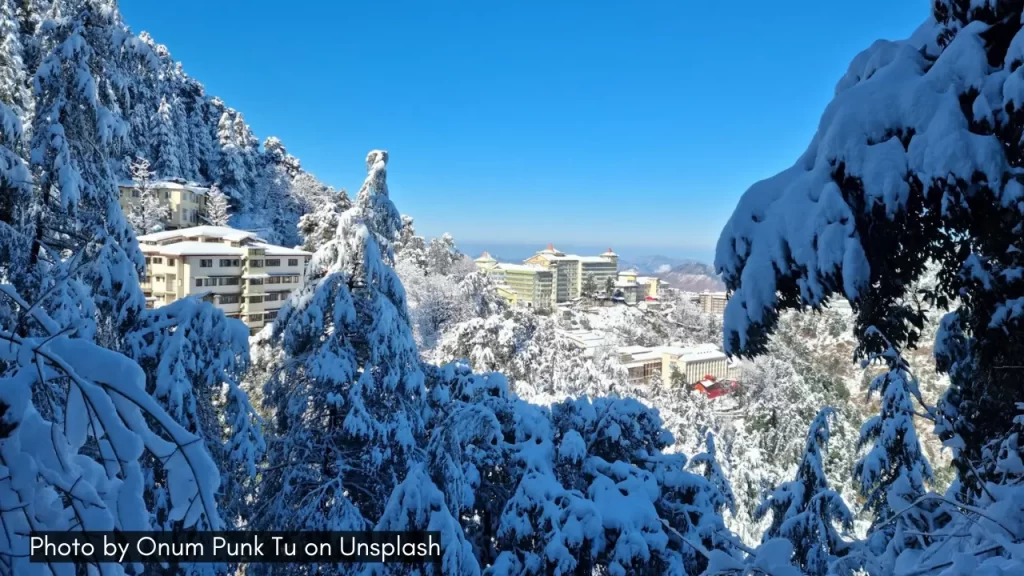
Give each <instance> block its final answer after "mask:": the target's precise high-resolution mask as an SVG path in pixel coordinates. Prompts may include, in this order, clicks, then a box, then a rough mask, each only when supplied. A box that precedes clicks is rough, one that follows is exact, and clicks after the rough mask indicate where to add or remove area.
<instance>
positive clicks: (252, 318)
mask: <svg viewBox="0 0 1024 576" xmlns="http://www.w3.org/2000/svg"><path fill="white" fill-rule="evenodd" d="M262 321H263V314H249V315H248V316H242V322H262Z"/></svg>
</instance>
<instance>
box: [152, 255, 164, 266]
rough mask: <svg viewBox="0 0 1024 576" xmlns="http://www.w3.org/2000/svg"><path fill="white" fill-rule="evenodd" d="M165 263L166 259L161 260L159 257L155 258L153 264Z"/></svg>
mask: <svg viewBox="0 0 1024 576" xmlns="http://www.w3.org/2000/svg"><path fill="white" fill-rule="evenodd" d="M163 263H164V259H163V258H160V257H158V256H157V257H154V258H153V264H163Z"/></svg>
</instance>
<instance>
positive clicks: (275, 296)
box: [263, 292, 281, 302]
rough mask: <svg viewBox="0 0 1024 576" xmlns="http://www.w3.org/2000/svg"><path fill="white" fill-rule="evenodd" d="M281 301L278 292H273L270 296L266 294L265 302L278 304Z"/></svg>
mask: <svg viewBox="0 0 1024 576" xmlns="http://www.w3.org/2000/svg"><path fill="white" fill-rule="evenodd" d="M280 299H281V295H280V294H278V293H277V292H271V293H270V294H266V295H264V296H263V301H264V302H277V301H278V300H280Z"/></svg>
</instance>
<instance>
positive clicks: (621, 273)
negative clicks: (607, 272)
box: [619, 268, 640, 276]
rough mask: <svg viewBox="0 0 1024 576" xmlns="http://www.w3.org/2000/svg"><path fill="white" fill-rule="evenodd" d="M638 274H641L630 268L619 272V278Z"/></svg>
mask: <svg viewBox="0 0 1024 576" xmlns="http://www.w3.org/2000/svg"><path fill="white" fill-rule="evenodd" d="M638 274H640V272H638V271H637V269H636V268H630V269H629V270H623V271H622V272H619V276H636V275H638Z"/></svg>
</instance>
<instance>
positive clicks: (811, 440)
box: [756, 408, 853, 576]
mask: <svg viewBox="0 0 1024 576" xmlns="http://www.w3.org/2000/svg"><path fill="white" fill-rule="evenodd" d="M832 416H833V411H832V410H831V409H829V408H825V409H823V410H822V411H821V412H819V413H818V416H817V417H815V419H814V421H813V422H811V428H810V431H809V432H808V433H807V443H806V446H805V448H804V456H803V460H801V462H800V466H799V467H798V468H797V472H796V478H795V479H793V480H791V481H789V482H785V483H783V484H782V485H780V486H779V487H778V488H776V489H775V490H774V491H772V493H771V494H769V495H768V498H767V499H765V501H764V502H763V503H762V504H761V506H760V507H759V508H758V509H757V513H756V516H758V517H761V516H764V515H766V514H768V513H769V512H770V513H771V515H772V522H771V525H770V526H769V527H768V529H767V530H766V531H765V533H764V542H765V543H768V542H770V541H771V540H773V539H775V538H785V539H786V540H789V541H790V543H792V545H793V559H794V563H795V564H796V565H797V566H799V567H800V569H801V570H803V571H804V572H805V573H806V574H809V575H811V576H824V575H825V574H826V573H827V572H828V569H829V565H830V564H831V563H832V562H834V561H835V560H836V559H837V558H840V557H842V556H844V555H845V554H846V553H847V552H848V549H849V545H848V543H847V542H845V541H844V540H843V538H842V536H841V535H840V533H839V531H838V530H837V526H841V527H842V528H845V529H847V530H849V529H852V528H853V515H852V514H851V513H850V510H849V508H848V507H847V506H846V503H845V502H843V499H842V497H841V496H840V495H839V494H838V493H837V492H836V491H834V490H832V489H831V488H829V483H828V479H827V478H826V477H825V467H824V458H825V452H826V450H827V449H828V441H829V429H828V428H829V426H828V425H829V422H828V421H829V419H830V418H831V417H832Z"/></svg>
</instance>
